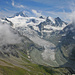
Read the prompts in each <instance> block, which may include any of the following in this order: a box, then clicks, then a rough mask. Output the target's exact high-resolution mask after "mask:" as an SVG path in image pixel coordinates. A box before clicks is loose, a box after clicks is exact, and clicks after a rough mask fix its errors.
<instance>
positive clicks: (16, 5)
mask: <svg viewBox="0 0 75 75" xmlns="http://www.w3.org/2000/svg"><path fill="white" fill-rule="evenodd" d="M11 4H12V6H13V7H16V8H27V7H26V6H24V5H21V4H15V2H14V0H12V3H11Z"/></svg>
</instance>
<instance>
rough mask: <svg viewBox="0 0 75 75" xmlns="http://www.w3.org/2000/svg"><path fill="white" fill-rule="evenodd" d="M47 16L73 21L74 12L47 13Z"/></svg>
mask: <svg viewBox="0 0 75 75" xmlns="http://www.w3.org/2000/svg"><path fill="white" fill-rule="evenodd" d="M46 14H48V15H49V16H52V17H54V18H55V17H60V18H61V19H62V20H64V21H71V14H72V12H65V11H63V12H54V11H46Z"/></svg>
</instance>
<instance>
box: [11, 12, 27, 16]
mask: <svg viewBox="0 0 75 75" xmlns="http://www.w3.org/2000/svg"><path fill="white" fill-rule="evenodd" d="M16 16H21V17H28V16H27V15H26V14H25V13H24V12H23V11H21V12H19V13H16V14H15V15H14V16H12V17H16Z"/></svg>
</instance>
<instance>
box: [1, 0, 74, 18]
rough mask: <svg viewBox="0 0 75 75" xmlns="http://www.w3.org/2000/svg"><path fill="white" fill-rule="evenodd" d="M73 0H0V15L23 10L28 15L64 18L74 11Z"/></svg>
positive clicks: (9, 14) (3, 15) (8, 14)
mask: <svg viewBox="0 0 75 75" xmlns="http://www.w3.org/2000/svg"><path fill="white" fill-rule="evenodd" d="M74 7H75V0H0V17H5V16H11V15H13V14H14V13H17V12H20V11H25V13H27V14H28V15H29V16H34V15H35V16H39V15H44V16H52V17H58V16H59V17H61V18H62V19H66V18H65V15H69V14H70V13H72V11H74Z"/></svg>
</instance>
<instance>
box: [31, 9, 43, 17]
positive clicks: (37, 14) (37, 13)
mask: <svg viewBox="0 0 75 75" xmlns="http://www.w3.org/2000/svg"><path fill="white" fill-rule="evenodd" d="M32 12H33V13H34V14H35V15H36V16H41V15H42V14H41V12H37V11H36V10H33V9H32Z"/></svg>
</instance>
